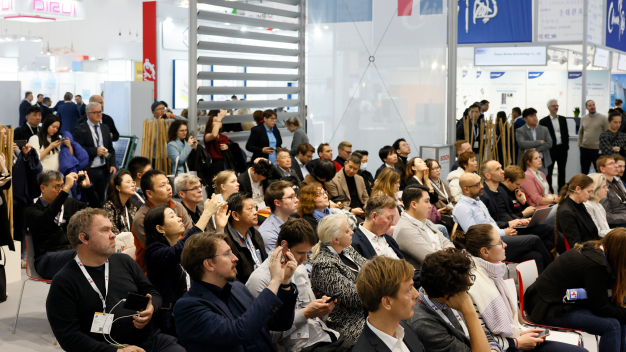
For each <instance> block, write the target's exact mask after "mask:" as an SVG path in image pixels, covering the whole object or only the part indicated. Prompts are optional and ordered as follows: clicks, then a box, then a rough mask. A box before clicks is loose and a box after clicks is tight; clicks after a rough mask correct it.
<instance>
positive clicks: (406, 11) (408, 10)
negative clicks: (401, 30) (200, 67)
mask: <svg viewBox="0 0 626 352" xmlns="http://www.w3.org/2000/svg"><path fill="white" fill-rule="evenodd" d="M412 13H413V0H398V16H411V14H412ZM144 23H145V22H144ZM144 45H145V44H144Z"/></svg>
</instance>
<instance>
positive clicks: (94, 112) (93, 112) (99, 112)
mask: <svg viewBox="0 0 626 352" xmlns="http://www.w3.org/2000/svg"><path fill="white" fill-rule="evenodd" d="M89 113H90V114H99V115H102V111H90V112H89Z"/></svg>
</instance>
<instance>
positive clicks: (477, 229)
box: [454, 224, 493, 257]
mask: <svg viewBox="0 0 626 352" xmlns="http://www.w3.org/2000/svg"><path fill="white" fill-rule="evenodd" d="M492 231H493V226H491V225H490V224H480V225H473V226H470V228H469V229H468V230H467V232H463V231H460V230H457V231H456V232H455V233H454V244H456V245H457V246H458V247H461V248H462V249H465V250H467V252H468V253H469V254H471V255H473V256H474V257H480V249H481V248H483V247H487V246H489V245H490V244H491V233H492Z"/></svg>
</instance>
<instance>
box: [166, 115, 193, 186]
mask: <svg viewBox="0 0 626 352" xmlns="http://www.w3.org/2000/svg"><path fill="white" fill-rule="evenodd" d="M167 139H168V143H167V156H169V157H170V160H171V161H172V168H175V167H176V165H178V170H172V173H174V174H175V173H177V172H178V173H181V174H182V173H185V172H187V170H186V169H187V168H186V164H187V158H188V157H189V154H190V153H191V151H192V150H194V149H196V148H197V147H198V141H197V140H196V137H194V136H193V135H190V134H189V130H188V129H187V121H185V120H176V121H174V122H172V123H171V124H170V128H169V129H168V130H167Z"/></svg>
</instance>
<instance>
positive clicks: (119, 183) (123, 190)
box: [103, 170, 137, 235]
mask: <svg viewBox="0 0 626 352" xmlns="http://www.w3.org/2000/svg"><path fill="white" fill-rule="evenodd" d="M134 194H135V181H133V178H132V176H131V175H130V172H128V170H122V171H120V172H118V173H117V174H115V175H114V176H113V177H111V179H110V180H109V186H108V187H107V201H106V203H104V206H103V208H104V211H106V213H107V216H108V218H109V221H111V224H113V228H112V229H111V231H112V232H113V233H114V234H116V235H119V234H120V233H122V232H130V230H131V227H132V225H133V218H134V217H135V213H136V212H137V209H136V208H135V206H134V205H133V202H131V201H130V197H131V196H133V195H134Z"/></svg>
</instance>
